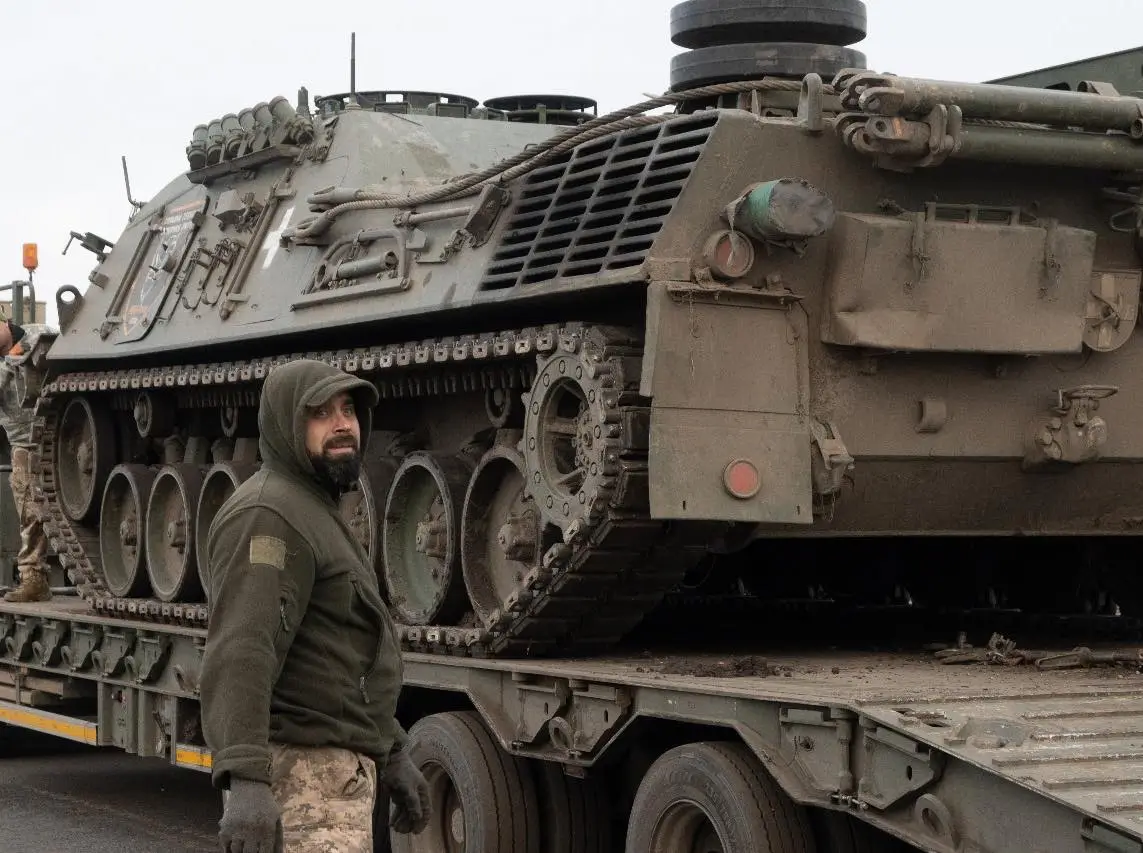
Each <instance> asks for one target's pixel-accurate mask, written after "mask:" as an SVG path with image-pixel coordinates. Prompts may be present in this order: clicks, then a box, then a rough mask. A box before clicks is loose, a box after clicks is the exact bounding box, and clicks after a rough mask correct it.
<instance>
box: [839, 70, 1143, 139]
mask: <svg viewBox="0 0 1143 853" xmlns="http://www.w3.org/2000/svg"><path fill="white" fill-rule="evenodd" d="M843 103H844V104H845V105H846V106H847V107H850V108H852V107H854V106H857V107H860V108H861V109H862V110H865V111H866V112H869V113H876V114H881V115H925V114H927V113H928V112H929V111H931V110H932V109H933V107H936V106H938V105H941V104H944V105H945V106H957V107H959V108H960V110H961V112H962V113H963V115H964V116H965V118H987V119H998V120H1005V121H1023V122H1033V123H1035V122H1040V123H1045V124H1063V125H1068V126H1072V127H1086V128H1100V129H1108V130H1122V131H1125V132H1130V131H1132V130H1133V129H1135V130H1138V129H1139V128H1140V127H1141V123H1140V119H1141V118H1143V100H1140V99H1138V98H1130V97H1114V96H1108V95H1095V94H1091V93H1086V92H1068V91H1061V90H1057V89H1031V88H1025V87H1023V86H997V85H991V84H972V83H951V82H946V81H943V80H924V79H918V78H911V77H892V76H886V75H868V76H867V75H861V77H860V78H856V79H855V80H854V81H852V82H851V84H850V86H849V87H847V90H846V92H845V93H844V95H843Z"/></svg>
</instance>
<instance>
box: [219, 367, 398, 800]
mask: <svg viewBox="0 0 1143 853" xmlns="http://www.w3.org/2000/svg"><path fill="white" fill-rule="evenodd" d="M341 391H348V392H350V393H351V394H352V395H353V396H354V402H355V406H356V409H357V418H358V423H359V425H360V429H361V446H360V452H361V453H362V454H364V452H365V448H366V446H367V442H368V440H369V433H370V429H371V427H372V413H371V410H372V408H373V407H374V406H375V405H376V404H377V400H378V395H377V390H376V388H374V387H373V386H372V385H371V384H370V383H368V382H366V381H364V380H362V379H358V378H356V377H353V376H350V375H349V374H347V373H344V372H342V371H340V370H337V369H335V368H333V367H330V366H328V365H326V364H323V363H321V362H317V361H308V360H301V361H294V362H290V363H288V364H284V365H281V366H278V367H276V368H274V369H273V370H272V371H271V372H270V374H269V376H268V377H267V379H266V382H265V384H264V386H263V388H262V397H261V402H260V409H259V412H258V427H259V433H260V438H259V449H260V451H261V456H262V467H261V469H260V470H259V471H258V473H256V474H255V475H254V476H252V477H250V478H249V479H248V480H246V481H245V482H244V483H242V484H241V485H240V486H239V487H238V489H237V490H236V491H235V493H234V494H233V495H232V496H231V497H230V499H229V500H227V501H226V502H225V503H224V504H223V505H222V507H221V509H220V510H219V512H218V515H217V516H216V517H215V520H214V523H213V524H212V525H211V527H210V531H209V534H208V539H207V543H208V545H207V547H208V554H209V558H208V566H209V587H210V589H209V595H210V606H211V613H210V625H209V628H208V631H207V641H206V649H205V653H204V656H203V663H202V674H201V682H200V687H199V689H200V706H201V711H202V725H203V734H204V736H205V738H206V742H207V745H208V746H209V747H210V750H211V752H212V759H213V764H212V767H213V772H212V779H213V783H214V785H215V786H216V787H218V788H228V787H229V785H230V777H232V776H238V777H240V778H244V779H251V780H255V781H262V782H269V781H270V752H269V747H268V744H269V742H271V741H273V742H277V743H289V744H299V745H310V746H339V747H343V748H345V749H352V750H354V751H356V752H360V753H363V754H365V755H368V756H370V757H371V758H373V759H374V760H375V761H377V762H378V771H379V772H380V771H381V770H383V769H384V767H385V764H386V761H387V758H388V756H389V753H390V751H391V750H392V749H393V748H394V747H396V746H402V745H404V743H405V742H406V741H407V735H406V734H405V732H404V731H403V730H402V728H401V726H400V725H399V724H398V722H397V721H396V719H395V717H394V714H395V711H396V704H397V697H398V694H399V693H400V690H401V680H402V677H403V668H402V662H401V655H400V646H399V643H398V640H397V636H396V628H395V625H394V623H393V620H392V618H391V617H390V615H389V612H388V609H387V608H386V606H385V603H384V601H383V600H382V599H381V596H380V594H379V592H378V585H377V578H376V575H375V573H374V572H373V569H372V567H371V565H370V562H369V559H368V556H367V555H366V553H365V551H364V549H362V548H361V546H360V545H359V544H358V542H357V541H356V539H355V538H354V536H353V534H352V532H351V530H350V528H349V527H348V525H347V524H346V523H345V521H344V520H343V518H342V516H341V513H340V512H339V509H338V504H337V500H336V498H337V496H336V495H335V494H333V493H331V491H330V490H329V487H328V485H327V484H325V483H324V482H323V481H322V480H321V479H319V478H318V476H317V474H316V473H315V472H314V468H313V465H312V464H311V462H310V459H309V455H308V453H307V452H306V448H305V435H306V430H305V420H304V418H305V407H307V406H315V405H320V404H321V403H324V402H325V401H327V400H329V399H330V398H331V397H332V396H333V395H334V394H336V393H338V392H341Z"/></svg>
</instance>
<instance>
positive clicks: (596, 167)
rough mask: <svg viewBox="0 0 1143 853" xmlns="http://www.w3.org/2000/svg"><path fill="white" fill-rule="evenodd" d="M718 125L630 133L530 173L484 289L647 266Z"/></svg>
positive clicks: (683, 120)
mask: <svg viewBox="0 0 1143 853" xmlns="http://www.w3.org/2000/svg"><path fill="white" fill-rule="evenodd" d="M717 121H718V117H717V115H713V114H709V113H708V114H702V113H700V114H696V115H693V116H685V117H679V118H675V119H670V120H669V121H666V122H663V123H662V124H657V125H652V126H650V127H645V128H637V129H635V130H626V131H623V132H621V133H618V134H615V135H613V136H609V137H606V138H603V139H596V140H592V141H590V142H585V143H583V144H582V145H580V146H578V147H577V148H575V149H574V150H572V151H570V152H568V153H567V154H565V155H563V156H562V157H561V158H560V159H559V160H556V161H553V162H552V163H548V164H546V165H544V166H541V167H540V168H538V169H536V170H535V171H533V172H532V173H530V174H529V175H528V176H527V177H526V179H525V181H524V186H523V189H522V190H521V192H520V194H519V196H518V198H517V199H516V202H515V205H514V207H513V209H512V213H511V219H510V220H509V223H508V228H507V230H506V231H505V233H504V237H503V238H502V240H501V242H500V245H499V246H498V248H497V250H496V253H495V254H494V255H493V257H492V260H491V262H490V263H489V265H488V269H487V271H486V272H485V275H484V280H483V281H482V283H481V287H482V289H484V290H501V289H504V288H509V287H515V286H517V285H521V284H534V283H536V282H541V281H548V280H550V279H554V278H564V277H570V276H579V275H592V274H595V273H601V272H608V271H611V270H618V269H623V268H626V267H635V266H638V265H639V264H641V263H643V261H644V260H646V257H647V251H648V250H649V249H650V248H651V244H652V243H653V242H654V241H655V237H656V236H657V235H658V233H659V230H660V229H661V228H662V227H663V222H664V221H666V219H667V217H668V216H669V215H670V213H671V210H672V209H673V208H674V205H675V201H676V199H678V197H679V195H680V194H681V193H682V191H683V187H684V186H686V182H687V180H688V179H689V178H690V176H691V172H692V170H693V169H694V164H695V162H696V161H697V160H698V158H699V155H700V154H702V151H703V147H704V146H705V145H706V141H707V139H709V138H710V133H711V129H712V128H713V127H714V125H715V123H716V122H717Z"/></svg>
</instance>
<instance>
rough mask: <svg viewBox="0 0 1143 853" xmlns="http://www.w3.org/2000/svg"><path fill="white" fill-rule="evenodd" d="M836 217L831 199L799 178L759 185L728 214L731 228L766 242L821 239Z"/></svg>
mask: <svg viewBox="0 0 1143 853" xmlns="http://www.w3.org/2000/svg"><path fill="white" fill-rule="evenodd" d="M835 215H836V212H835V210H834V206H833V202H832V201H831V200H830V198H829V196H828V195H826V194H825V193H823V192H822V191H821V190H818V189H816V188H815V187H813V186H811V185H810V184H809V183H807V182H806V181H803V180H800V179H796V178H780V179H778V180H775V181H766V182H765V183H760V184H755V185H754V186H752V187H750V188H749V189H748V190H747V191H746V192H745V193H744V194H743V195H741V196H739V198H738V199H736V200H735V201H734V202H733V203H731V204H730V205H729V206H728V207H727V209H726V213H725V216H726V220H727V222H728V223H729V224H730V227H731V228H733V229H735V230H736V231H741V232H742V233H744V234H749V235H750V236H751V237H753V238H754V239H756V240H761V241H763V242H767V241H774V240H779V241H780V240H804V239H806V238H809V237H818V236H820V235H822V234H824V233H825V232H826V231H828V230H829V229H830V227H831V226H832V225H833V222H834V217H835Z"/></svg>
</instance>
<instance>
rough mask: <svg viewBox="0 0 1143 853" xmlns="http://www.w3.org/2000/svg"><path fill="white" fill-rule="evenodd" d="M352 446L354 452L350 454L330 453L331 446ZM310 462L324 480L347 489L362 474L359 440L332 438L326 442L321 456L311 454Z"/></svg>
mask: <svg viewBox="0 0 1143 853" xmlns="http://www.w3.org/2000/svg"><path fill="white" fill-rule="evenodd" d="M339 447H352V448H353V453H351V454H350V455H348V456H345V455H338V456H336V457H334V456H330V455H329V450H330V448H339ZM310 462H311V463H312V464H313V466H314V471H315V473H317V475H318V476H319V477H321V478H322V479H323V480H326V481H328V482H329V483H332V484H333V485H334V486H337V487H339V488H342V489H345V488H348V487H349V486H352V485H353V484H354V483H356V482H357V478H358V477H359V476H360V474H361V454H360V453H358V452H357V442H356V441H354V440H353V439H352V438H349V439H331V440H330V441H328V442H326V444H325V447H324V448H322V453H321V455H319V456H314V455H313V454H310Z"/></svg>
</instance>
